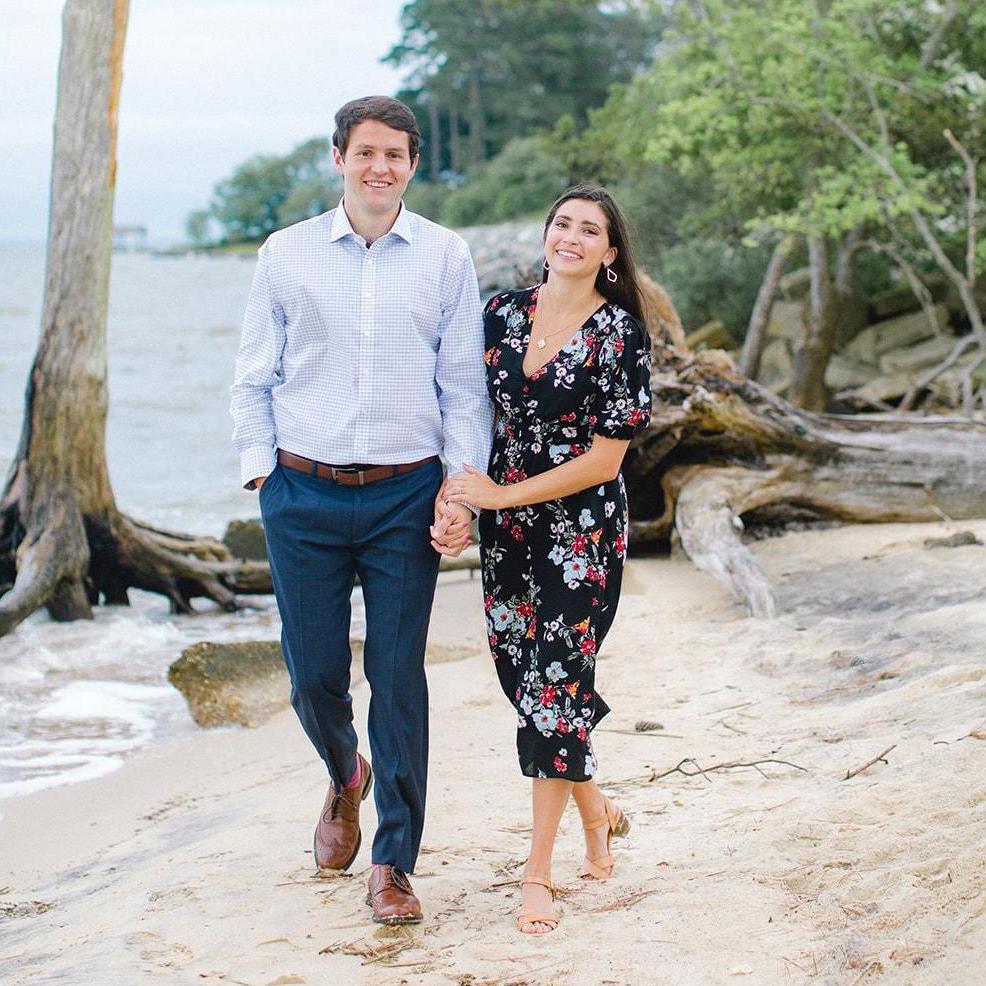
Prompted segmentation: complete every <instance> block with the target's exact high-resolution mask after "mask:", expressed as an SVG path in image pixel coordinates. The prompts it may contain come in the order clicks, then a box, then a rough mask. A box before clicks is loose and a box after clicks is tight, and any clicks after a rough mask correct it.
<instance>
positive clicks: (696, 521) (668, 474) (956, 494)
mask: <svg viewBox="0 0 986 986" xmlns="http://www.w3.org/2000/svg"><path fill="white" fill-rule="evenodd" d="M651 392H652V394H653V398H654V414H653V417H652V421H651V424H650V427H649V428H648V429H647V431H645V432H644V433H643V434H642V435H640V436H638V438H637V439H636V440H635V441H634V443H633V444H632V445H631V448H630V451H629V454H628V456H627V460H626V465H625V470H624V473H625V477H626V483H627V489H628V493H629V496H630V514H631V517H632V518H633V522H632V524H631V544H632V545H633V546H634V548H635V549H637V550H648V549H649V550H657V549H662V548H664V549H666V548H667V547H668V546H669V544H670V542H671V539H672V535H673V534H674V533H675V532H677V534H678V536H679V537H680V539H681V544H682V547H683V548H684V549H685V551H686V553H687V554H688V555H689V557H691V558H692V560H693V561H694V562H695V564H696V565H697V566H698V567H699V568H702V569H703V570H705V571H708V572H710V574H712V575H714V576H715V577H716V578H718V579H720V580H721V581H723V582H725V583H726V584H727V585H729V586H730V588H732V590H733V591H734V592H735V593H736V594H737V595H738V596H739V597H740V598H742V599H743V600H744V601H745V602H746V604H747V606H748V608H749V610H750V612H751V613H753V614H754V615H756V616H771V615H772V614H773V613H774V612H776V608H777V607H776V601H775V599H774V595H773V592H772V590H771V588H770V584H769V580H768V579H767V578H766V576H765V575H764V573H763V571H762V569H760V567H759V566H758V565H757V563H756V561H755V559H754V558H753V556H752V555H751V554H750V552H749V551H748V550H747V548H746V547H745V546H744V545H743V543H742V541H741V540H740V532H741V531H742V530H743V527H744V518H745V520H746V521H749V520H751V519H753V520H762V521H764V522H770V523H772V524H783V523H785V522H788V521H790V520H804V519H805V518H814V519H830V520H840V521H850V522H854V523H869V522H890V521H929V520H939V519H941V518H942V517H949V518H953V519H962V518H969V517H983V516H986V425H984V424H982V423H980V422H975V421H970V420H966V419H961V418H918V417H913V418H912V417H905V416H899V415H855V416H839V415H823V414H812V413H810V412H808V411H804V410H801V409H799V408H797V407H795V406H794V405H793V404H789V403H788V402H787V401H784V400H782V399H781V398H779V397H777V396H775V395H774V394H772V393H771V392H770V391H768V390H766V389H765V388H763V387H761V386H759V385H758V384H756V383H754V382H753V381H751V380H749V379H748V378H746V377H744V376H743V375H742V374H741V373H740V372H739V371H738V370H737V369H736V368H735V366H734V365H733V363H732V361H731V360H730V359H729V358H728V357H727V356H725V355H724V354H723V353H721V352H716V351H710V352H703V353H690V352H684V351H682V350H679V349H674V348H672V347H669V346H656V347H655V356H654V371H653V375H652V377H651Z"/></svg>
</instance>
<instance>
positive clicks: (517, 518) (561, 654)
mask: <svg viewBox="0 0 986 986" xmlns="http://www.w3.org/2000/svg"><path fill="white" fill-rule="evenodd" d="M544 253H545V261H544V269H545V274H544V277H543V281H542V283H541V284H539V285H536V286H534V287H531V288H526V289H524V290H522V291H513V292H507V293H506V294H501V295H498V296H497V297H495V298H493V299H492V300H491V301H490V302H489V304H487V306H486V312H485V328H486V363H487V382H488V386H489V391H490V394H491V396H492V398H493V401H494V406H495V407H496V412H497V420H496V429H495V434H494V443H493V453H492V456H491V459H490V472H491V474H492V478H491V476H488V475H486V474H485V473H483V472H481V471H480V470H478V469H475V468H473V467H471V466H466V467H465V469H466V471H465V472H464V473H461V474H459V475H457V476H453V477H451V478H450V479H449V481H448V485H447V488H446V493H445V497H446V499H447V500H449V501H452V502H455V503H467V504H471V505H473V506H475V507H479V508H482V510H483V513H482V514H481V516H480V535H481V549H480V550H481V557H482V570H483V586H484V591H485V604H486V614H487V627H488V631H489V640H490V649H491V651H492V652H493V657H494V658H495V661H496V669H497V674H498V675H499V678H500V684H501V685H502V687H503V690H504V692H505V693H506V695H507V697H508V698H509V699H510V700H511V702H513V703H514V705H515V707H516V709H517V712H518V717H519V718H518V730H517V750H518V753H519V755H520V768H521V771H522V772H523V773H524V774H526V775H527V776H528V777H531V778H533V779H534V780H533V814H534V827H533V836H532V843H531V851H530V856H529V858H528V861H527V866H526V867H525V870H524V876H523V878H522V879H521V892H522V896H523V907H522V911H521V914H520V917H519V918H518V927H519V929H520V930H521V931H523V932H525V933H528V934H544V933H546V932H549V931H553V930H554V929H555V928H556V927H557V925H558V919H557V917H556V915H555V913H554V909H553V905H552V899H553V887H552V883H551V857H552V851H553V848H554V842H555V835H556V833H557V831H558V823H559V821H560V819H561V815H562V812H563V811H564V808H565V804H566V802H567V801H568V798H569V795H570V794H574V797H575V801H576V803H577V805H578V808H579V812H580V813H581V816H582V824H583V828H584V829H585V842H586V859H585V862H584V864H583V867H582V870H581V872H580V876H582V877H584V878H587V879H597V880H605V879H608V878H609V876H610V875H611V874H612V869H613V857H612V856H611V855H610V840H611V838H612V837H613V836H614V835H623V834H625V833H626V832H627V830H628V829H629V822H628V820H627V818H626V816H625V815H624V814H623V812H622V811H620V809H619V808H618V807H617V806H616V805H615V804H614V803H613V802H612V801H611V800H610V799H609V798H605V797H604V796H603V794H602V792H601V791H600V790H599V788H598V787H597V786H596V783H595V781H594V780H593V779H592V778H593V776H594V774H595V772H596V760H595V756H594V755H593V751H592V741H591V738H590V733H591V731H592V729H593V728H594V727H595V726H596V725H597V724H598V723H599V721H600V720H601V719H602V718H603V716H605V715H606V713H607V712H608V711H609V709H608V707H607V705H606V703H605V702H603V700H602V699H601V698H600V697H599V696H598V695H597V694H596V692H595V684H594V678H595V658H596V653H597V651H598V649H599V646H600V645H601V644H602V642H603V638H604V637H605V636H606V633H607V631H608V630H609V628H610V626H611V625H612V622H613V617H614V615H615V613H616V606H617V602H618V601H619V594H620V580H621V575H622V570H623V561H624V558H625V557H626V531H627V501H626V491H625V489H624V486H623V477H622V475H621V474H620V466H621V464H622V462H623V456H624V454H625V453H626V450H627V446H628V445H629V443H630V439H631V438H633V436H634V435H635V434H636V433H637V432H638V431H639V430H641V429H642V428H644V427H646V425H647V423H648V421H649V418H650V344H649V340H648V338H647V333H646V331H645V329H644V327H643V325H642V323H641V314H642V313H641V301H640V291H639V289H638V286H637V281H636V275H635V266H634V263H633V258H632V257H631V254H630V245H629V242H628V238H627V226H626V220H625V219H624V217H623V215H622V213H621V212H620V210H619V207H618V206H617V205H616V203H615V202H614V201H613V198H612V197H611V196H610V194H609V193H608V192H607V191H606V190H605V189H603V188H599V187H596V186H591V185H578V186H576V187H575V188H572V189H569V190H568V191H567V192H565V194H564V195H562V196H561V198H560V199H558V201H557V202H555V204H554V205H553V206H552V208H551V211H550V213H549V214H548V218H547V220H546V222H545V226H544Z"/></svg>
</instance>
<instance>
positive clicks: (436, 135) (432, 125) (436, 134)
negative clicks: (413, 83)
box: [428, 96, 442, 181]
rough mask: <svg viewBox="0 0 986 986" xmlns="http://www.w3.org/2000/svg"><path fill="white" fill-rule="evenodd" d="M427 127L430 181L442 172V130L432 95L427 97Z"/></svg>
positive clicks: (436, 179)
mask: <svg viewBox="0 0 986 986" xmlns="http://www.w3.org/2000/svg"><path fill="white" fill-rule="evenodd" d="M428 129H429V131H430V137H431V146H430V147H429V151H430V158H429V160H430V162H431V175H429V177H430V179H431V180H432V181H438V176H439V175H440V174H441V173H442V130H441V119H440V117H439V114H438V103H436V102H435V97H434V96H430V97H429V98H428Z"/></svg>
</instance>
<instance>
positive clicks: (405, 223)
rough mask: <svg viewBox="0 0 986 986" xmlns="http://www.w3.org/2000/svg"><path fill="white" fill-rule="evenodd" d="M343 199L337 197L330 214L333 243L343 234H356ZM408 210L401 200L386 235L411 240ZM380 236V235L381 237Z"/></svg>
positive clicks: (407, 241)
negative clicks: (333, 212)
mask: <svg viewBox="0 0 986 986" xmlns="http://www.w3.org/2000/svg"><path fill="white" fill-rule="evenodd" d="M343 201H344V200H343V199H339V204H338V205H337V206H336V210H335V214H334V215H333V216H332V230H331V232H330V234H329V238H330V239H331V240H332V242H333V243H335V241H336V240H341V239H342V238H343V237H344V236H356V235H357V233H356V231H355V230H354V229H353V226H352V223H350V221H349V216H347V215H346V210H345V209H344V208H343ZM410 215H411V214H410V212H409V211H408V208H407V206H406V205H404V202H403V201H402V202H401V208H400V212H398V213H397V218H396V219H395V220H394V225H393V226H391V227H390V229H389V230H388V231H387V232H386V234H385V235H386V236H389V235H390V234H391V233H393V234H395V235H396V236H399V237H400V238H401V239H402V240H404V242H405V243H410V242H411V220H410ZM381 238H382V237H381Z"/></svg>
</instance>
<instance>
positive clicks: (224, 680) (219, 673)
mask: <svg viewBox="0 0 986 986" xmlns="http://www.w3.org/2000/svg"><path fill="white" fill-rule="evenodd" d="M349 645H350V648H351V649H352V652H353V666H352V681H353V683H354V684H355V683H356V682H358V681H361V680H362V678H363V641H362V640H356V639H353V640H350V641H349ZM475 654H476V650H475V648H473V647H462V646H456V645H450V644H429V645H428V650H427V652H426V653H425V663H426V664H444V663H447V662H449V661H460V660H462V659H463V658H466V657H473V656H475ZM168 681H170V682H171V684H172V685H174V686H175V688H177V689H178V691H180V692H181V693H182V695H184V697H185V701H186V702H187V703H188V709H189V712H190V713H191V715H192V718H193V719H194V720H195V723H196V724H197V725H199V726H202V727H204V728H207V729H208V728H212V727H215V726H226V725H238V726H259V725H261V723H263V722H266V721H267V720H268V719H269V718H270V717H271V716H272V715H274V714H275V713H277V712H280V711H281V710H282V709H284V708H287V706H288V703H289V700H290V694H291V682H290V680H289V678H288V673H287V669H286V668H285V666H284V658H283V656H282V654H281V645H280V644H279V643H278V642H277V641H276V640H250V641H243V642H238V643H230V644H218V643H211V642H209V641H202V642H200V643H197V644H192V646H191V647H187V648H186V649H185V650H184V651H182V655H181V657H180V658H178V660H177V661H175V662H174V664H172V665H171V667H170V668H169V669H168Z"/></svg>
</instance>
